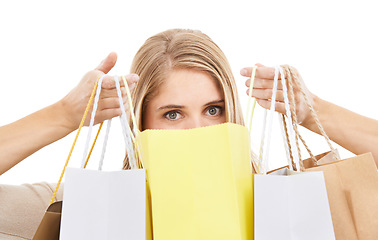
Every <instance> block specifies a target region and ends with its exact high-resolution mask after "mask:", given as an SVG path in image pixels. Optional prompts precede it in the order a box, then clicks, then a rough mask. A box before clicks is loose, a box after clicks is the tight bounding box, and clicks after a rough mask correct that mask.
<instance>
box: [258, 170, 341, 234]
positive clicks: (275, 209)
mask: <svg viewBox="0 0 378 240" xmlns="http://www.w3.org/2000/svg"><path fill="white" fill-rule="evenodd" d="M312 173H316V174H312ZM312 173H311V174H309V173H308V172H304V173H303V172H300V173H298V172H293V171H291V170H288V169H282V170H281V171H279V172H278V171H277V172H275V173H272V174H270V175H259V174H255V175H254V210H255V212H254V222H255V239H257V240H264V239H267V240H268V239H269V240H271V239H280V240H304V239H306V240H312V239H313V240H322V239H327V240H331V239H335V237H334V231H333V225H332V218H331V213H330V208H329V204H328V198H327V191H326V186H325V182H324V176H323V172H312Z"/></svg>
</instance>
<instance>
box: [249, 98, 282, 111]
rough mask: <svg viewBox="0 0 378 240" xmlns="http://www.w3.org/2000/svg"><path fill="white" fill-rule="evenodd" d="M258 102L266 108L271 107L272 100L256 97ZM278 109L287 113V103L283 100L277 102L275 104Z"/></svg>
mask: <svg viewBox="0 0 378 240" xmlns="http://www.w3.org/2000/svg"><path fill="white" fill-rule="evenodd" d="M256 101H257V103H258V104H259V105H260V106H261V107H263V108H265V109H270V107H271V104H272V102H271V101H269V100H264V99H256ZM275 108H276V111H277V112H279V113H282V114H285V104H284V103H282V102H276V105H275Z"/></svg>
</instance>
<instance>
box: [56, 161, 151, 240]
mask: <svg viewBox="0 0 378 240" xmlns="http://www.w3.org/2000/svg"><path fill="white" fill-rule="evenodd" d="M145 179H146V176H145V170H144V169H135V170H123V171H112V172H105V171H97V170H88V169H81V168H78V169H75V168H67V170H66V181H65V185H64V195H63V208H62V224H61V231H60V233H61V234H60V239H61V240H65V239H67V240H68V239H69V240H75V239H78V240H79V239H80V240H84V239H88V240H89V239H91V240H97V239H98V240H105V239H109V240H117V239H122V240H125V239H141V240H144V239H146V236H145V233H146V228H145V227H146V222H145V218H146V209H145V207H146V180H145Z"/></svg>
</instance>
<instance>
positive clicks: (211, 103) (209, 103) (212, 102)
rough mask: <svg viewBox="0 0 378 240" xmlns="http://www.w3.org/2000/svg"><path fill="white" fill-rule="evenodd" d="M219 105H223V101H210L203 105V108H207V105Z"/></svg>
mask: <svg viewBox="0 0 378 240" xmlns="http://www.w3.org/2000/svg"><path fill="white" fill-rule="evenodd" d="M219 103H224V99H221V100H215V101H211V102H208V103H206V104H205V105H203V106H205V107H206V106H209V105H213V104H219Z"/></svg>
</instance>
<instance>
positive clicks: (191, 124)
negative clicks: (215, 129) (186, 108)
mask: <svg viewBox="0 0 378 240" xmlns="http://www.w3.org/2000/svg"><path fill="white" fill-rule="evenodd" d="M208 125H209V124H207V123H206V121H205V119H203V118H201V117H192V118H190V119H187V122H186V124H185V129H191V128H200V127H206V126H208Z"/></svg>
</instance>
